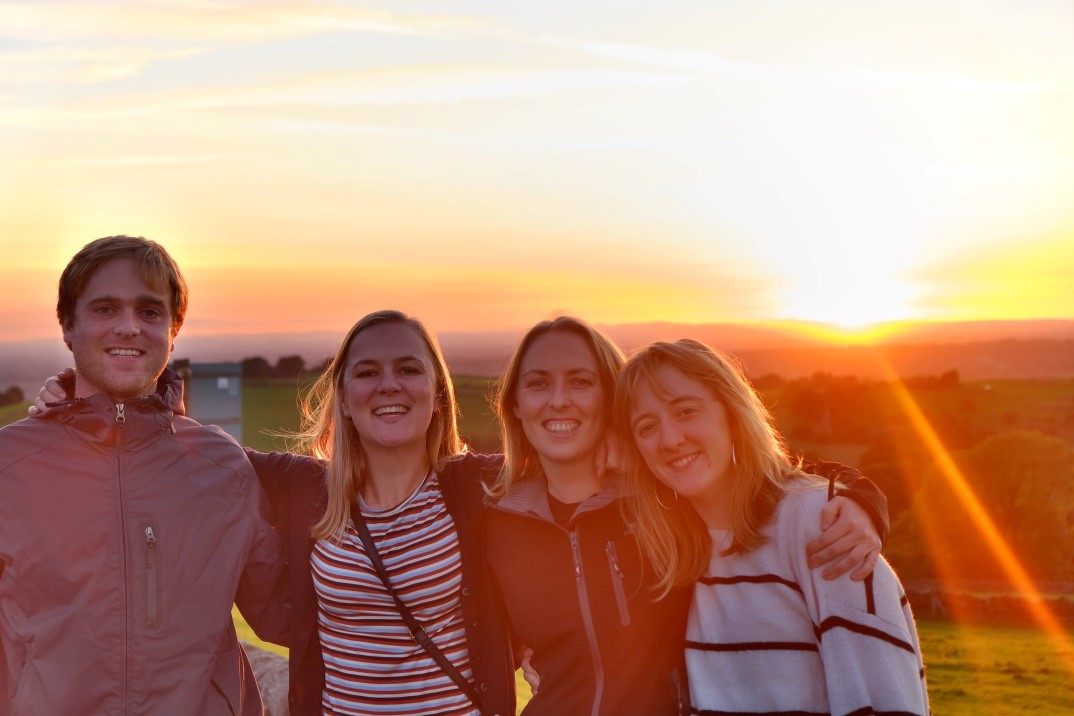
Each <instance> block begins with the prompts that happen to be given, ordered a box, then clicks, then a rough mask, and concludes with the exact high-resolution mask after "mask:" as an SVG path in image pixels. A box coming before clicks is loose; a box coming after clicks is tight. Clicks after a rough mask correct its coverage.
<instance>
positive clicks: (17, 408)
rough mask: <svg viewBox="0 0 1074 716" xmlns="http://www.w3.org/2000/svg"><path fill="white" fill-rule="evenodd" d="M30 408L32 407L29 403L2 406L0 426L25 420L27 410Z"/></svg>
mask: <svg viewBox="0 0 1074 716" xmlns="http://www.w3.org/2000/svg"><path fill="white" fill-rule="evenodd" d="M28 407H30V404H29V403H14V404H12V405H3V406H0V426H3V425H7V424H8V423H13V422H15V421H16V420H22V419H23V418H25V417H26V409H27V408H28Z"/></svg>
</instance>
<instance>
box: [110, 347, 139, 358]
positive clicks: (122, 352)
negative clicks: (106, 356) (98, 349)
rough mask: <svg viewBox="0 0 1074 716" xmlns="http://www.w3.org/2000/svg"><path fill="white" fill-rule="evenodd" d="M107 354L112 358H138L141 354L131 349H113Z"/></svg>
mask: <svg viewBox="0 0 1074 716" xmlns="http://www.w3.org/2000/svg"><path fill="white" fill-rule="evenodd" d="M108 352H109V353H110V354H111V355H114V356H139V355H141V354H142V352H141V351H137V350H134V349H133V348H113V349H112V350H110V351H108Z"/></svg>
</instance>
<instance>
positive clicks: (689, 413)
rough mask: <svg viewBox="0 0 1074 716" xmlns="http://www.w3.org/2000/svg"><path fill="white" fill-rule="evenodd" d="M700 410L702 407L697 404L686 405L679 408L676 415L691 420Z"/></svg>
mask: <svg viewBox="0 0 1074 716" xmlns="http://www.w3.org/2000/svg"><path fill="white" fill-rule="evenodd" d="M700 412H701V409H700V408H698V407H697V406H696V405H684V406H682V407H681V408H679V410H678V412H677V413H676V414H675V415H676V417H678V418H680V419H682V420H689V419H690V418H692V417H694V416H695V415H697V414H698V413H700Z"/></svg>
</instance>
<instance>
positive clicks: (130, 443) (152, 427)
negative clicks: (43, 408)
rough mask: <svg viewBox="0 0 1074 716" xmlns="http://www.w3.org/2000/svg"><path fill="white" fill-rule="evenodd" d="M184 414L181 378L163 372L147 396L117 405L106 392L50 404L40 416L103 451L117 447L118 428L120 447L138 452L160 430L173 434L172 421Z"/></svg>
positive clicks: (168, 372)
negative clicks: (120, 440)
mask: <svg viewBox="0 0 1074 716" xmlns="http://www.w3.org/2000/svg"><path fill="white" fill-rule="evenodd" d="M184 412H185V411H184V409H183V379H182V378H180V377H179V376H178V375H177V374H176V373H175V372H173V371H171V370H167V369H165V371H164V373H162V374H161V376H160V378H158V379H157V388H156V390H155V391H154V392H153V393H150V394H149V395H146V396H143V397H141V398H134V399H132V400H127V401H124V402H123V403H120V404H117V403H113V402H112V400H111V399H110V398H109V397H108V395H106V394H105V393H103V392H102V393H95V394H93V395H91V396H89V397H88V398H73V399H70V400H64V401H60V402H59V403H50V404H49V411H48V412H47V413H45V414H44V416H42V417H43V419H51V420H54V421H56V422H59V423H62V424H64V425H66V426H67V427H68V429H69V430H71V431H72V432H73V433H75V434H76V435H77V436H78V437H79V438H80V439H81V440H84V441H85V442H87V443H88V444H89V445H91V446H92V447H95V448H97V449H102V450H103V449H109V448H114V447H115V446H116V445H117V444H118V439H119V432H118V428H119V427H120V426H123V437H122V447H123V448H124V449H127V450H137V449H140V448H142V447H144V446H145V445H146V444H148V443H149V442H150V441H152V440H153V439H155V438H156V437H158V436H159V435H160V434H161V432H162V431H165V430H166V431H169V432H172V433H174V432H175V426H174V424H173V419H174V417H175V416H176V415H182V414H183V413H184Z"/></svg>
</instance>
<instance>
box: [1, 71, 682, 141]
mask: <svg viewBox="0 0 1074 716" xmlns="http://www.w3.org/2000/svg"><path fill="white" fill-rule="evenodd" d="M681 81H682V80H681V79H677V78H675V77H669V76H666V75H661V74H659V73H644V72H628V71H619V70H586V69H565V70H533V69H522V68H499V67H484V66H455V67H409V68H405V69H387V70H373V71H367V72H346V73H323V74H306V75H300V76H293V77H290V78H288V79H287V80H286V81H280V80H278V79H274V80H273V81H271V82H269V83H266V84H261V85H247V86H234V87H224V88H214V89H204V90H199V91H192V92H179V93H175V92H173V93H170V94H168V95H167V96H166V97H156V96H142V95H137V94H135V95H131V96H129V97H127V98H126V99H119V98H116V97H111V98H109V100H108V102H107V104H106V105H94V104H92V103H85V104H81V105H79V106H67V107H64V108H57V107H36V108H35V107H33V106H30V105H25V106H23V107H21V108H14V107H12V108H9V109H10V111H5V112H4V113H3V114H2V115H0V125H5V124H6V125H8V126H27V125H32V124H33V123H35V122H43V123H46V124H48V125H49V126H53V127H55V126H60V125H66V124H70V123H72V122H80V121H87V120H88V121H92V120H95V119H97V120H103V119H108V118H113V117H136V116H144V115H157V114H160V115H170V114H176V113H184V112H213V111H218V112H220V111H223V112H226V111H227V110H230V109H244V108H266V107H276V108H279V109H280V110H281V111H283V110H285V109H287V108H299V109H302V110H303V111H304V112H308V111H309V110H310V109H311V108H319V109H322V110H323V109H325V108H336V109H345V108H349V107H359V106H380V107H383V106H393V105H422V104H452V103H458V102H465V101H471V100H490V99H518V98H531V97H541V96H548V95H552V94H557V93H566V92H584V91H588V90H593V89H596V88H611V87H628V86H645V85H656V84H662V85H667V84H675V83H679V82H681ZM325 119H327V118H325Z"/></svg>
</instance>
